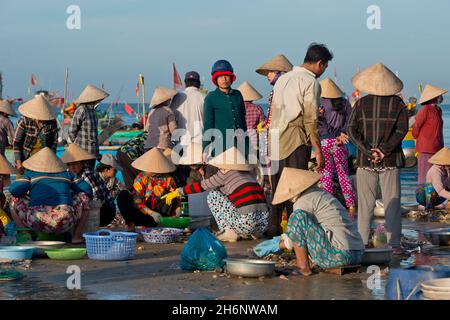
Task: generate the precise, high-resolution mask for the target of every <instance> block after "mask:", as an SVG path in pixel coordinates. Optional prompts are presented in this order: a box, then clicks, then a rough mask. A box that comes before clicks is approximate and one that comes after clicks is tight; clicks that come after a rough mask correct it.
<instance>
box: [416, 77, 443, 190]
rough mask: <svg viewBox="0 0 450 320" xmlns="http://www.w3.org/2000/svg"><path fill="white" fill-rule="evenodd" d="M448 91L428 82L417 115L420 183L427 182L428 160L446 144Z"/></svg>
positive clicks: (417, 150)
mask: <svg viewBox="0 0 450 320" xmlns="http://www.w3.org/2000/svg"><path fill="white" fill-rule="evenodd" d="M447 92H448V91H447V90H445V89H441V88H439V87H435V86H432V85H429V84H427V85H426V87H425V90H424V91H423V92H422V96H421V97H420V99H419V103H420V104H421V105H422V108H421V109H420V110H419V112H418V113H417V115H416V119H415V122H414V125H413V128H412V134H413V136H414V138H415V139H416V152H418V153H419V156H418V159H417V171H418V179H417V180H418V181H417V183H418V184H422V183H424V182H425V178H426V175H427V172H428V170H429V169H430V167H431V164H430V163H429V162H428V160H429V159H430V158H431V157H432V156H433V155H434V154H435V153H436V152H438V151H439V150H440V149H442V147H443V146H444V129H443V127H444V126H443V124H444V121H443V120H442V109H441V108H440V107H439V104H441V103H442V101H443V98H442V96H443V95H444V94H446V93H447Z"/></svg>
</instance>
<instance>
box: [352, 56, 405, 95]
mask: <svg viewBox="0 0 450 320" xmlns="http://www.w3.org/2000/svg"><path fill="white" fill-rule="evenodd" d="M352 83H353V86H354V87H355V88H356V89H358V90H359V91H363V92H365V93H368V94H372V95H376V96H392V95H394V94H397V93H399V92H400V91H402V89H403V82H402V81H401V80H400V79H399V78H398V77H397V76H396V75H395V74H394V73H393V72H392V71H391V70H389V69H388V68H387V67H386V66H385V65H384V64H382V63H377V64H374V65H373V66H371V67H369V68H367V69H364V70H362V71H361V72H359V73H357V74H356V75H355V76H354V77H353V78H352Z"/></svg>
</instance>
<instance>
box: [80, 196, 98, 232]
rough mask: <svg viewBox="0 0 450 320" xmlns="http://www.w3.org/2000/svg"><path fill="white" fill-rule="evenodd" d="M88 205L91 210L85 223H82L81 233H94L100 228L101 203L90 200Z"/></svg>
mask: <svg viewBox="0 0 450 320" xmlns="http://www.w3.org/2000/svg"><path fill="white" fill-rule="evenodd" d="M89 205H90V207H91V210H89V212H88V216H87V218H86V222H85V223H84V228H83V233H87V232H95V231H97V230H98V228H99V227H100V208H101V206H102V202H101V201H100V200H91V202H89Z"/></svg>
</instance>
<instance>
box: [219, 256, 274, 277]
mask: <svg viewBox="0 0 450 320" xmlns="http://www.w3.org/2000/svg"><path fill="white" fill-rule="evenodd" d="M225 261H226V269H227V272H228V273H230V274H234V275H236V276H242V277H249V278H257V277H262V276H268V275H271V274H272V273H273V270H274V269H275V262H274V261H265V260H257V259H226V260H225Z"/></svg>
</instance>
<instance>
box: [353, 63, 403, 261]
mask: <svg viewBox="0 0 450 320" xmlns="http://www.w3.org/2000/svg"><path fill="white" fill-rule="evenodd" d="M352 83H353V85H354V86H355V88H356V89H357V90H358V91H360V92H365V93H367V94H368V95H366V96H364V97H362V98H360V99H359V100H358V101H356V103H355V106H354V108H353V111H352V113H351V115H350V119H349V124H348V129H347V130H348V135H349V136H350V139H351V140H352V141H353V143H354V144H355V146H356V148H357V149H358V154H357V167H358V169H357V172H356V179H357V190H358V230H359V233H360V234H361V236H362V238H363V241H364V244H365V245H368V243H369V235H370V225H371V220H372V216H373V211H374V208H375V201H376V195H377V188H378V184H379V185H380V187H381V194H382V196H383V204H384V211H385V217H386V231H387V235H388V242H389V245H390V246H392V247H393V248H394V250H395V252H396V253H401V248H400V235H401V219H402V216H401V211H400V188H401V186H400V170H399V168H401V167H403V166H404V162H405V157H404V154H403V150H402V140H403V138H404V137H405V136H406V134H407V132H408V112H407V109H406V106H405V104H404V102H403V100H402V99H401V98H400V97H399V96H398V95H397V94H398V93H399V92H400V91H401V90H402V89H403V83H402V81H401V80H400V79H399V78H398V77H397V76H396V75H395V74H394V73H393V72H392V71H391V70H389V69H388V68H387V67H385V66H384V65H383V64H381V63H378V64H375V65H373V66H371V67H369V68H367V69H365V70H363V71H361V72H359V73H358V74H356V75H355V76H354V77H353V79H352Z"/></svg>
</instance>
